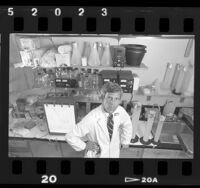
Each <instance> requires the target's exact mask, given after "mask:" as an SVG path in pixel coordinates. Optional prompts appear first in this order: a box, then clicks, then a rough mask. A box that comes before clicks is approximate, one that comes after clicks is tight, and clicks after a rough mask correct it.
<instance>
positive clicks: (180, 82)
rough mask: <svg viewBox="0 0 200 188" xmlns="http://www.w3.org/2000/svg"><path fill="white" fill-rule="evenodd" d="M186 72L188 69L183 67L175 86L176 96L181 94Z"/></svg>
mask: <svg viewBox="0 0 200 188" xmlns="http://www.w3.org/2000/svg"><path fill="white" fill-rule="evenodd" d="M185 72H186V68H185V67H184V66H183V65H181V67H180V73H179V75H178V78H177V82H176V86H175V91H174V93H175V94H181V86H182V83H183V78H184V75H185Z"/></svg>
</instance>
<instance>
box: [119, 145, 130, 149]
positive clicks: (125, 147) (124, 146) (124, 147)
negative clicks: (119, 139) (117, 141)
mask: <svg viewBox="0 0 200 188" xmlns="http://www.w3.org/2000/svg"><path fill="white" fill-rule="evenodd" d="M128 147H129V145H128V144H122V145H121V148H122V149H127V148H128Z"/></svg>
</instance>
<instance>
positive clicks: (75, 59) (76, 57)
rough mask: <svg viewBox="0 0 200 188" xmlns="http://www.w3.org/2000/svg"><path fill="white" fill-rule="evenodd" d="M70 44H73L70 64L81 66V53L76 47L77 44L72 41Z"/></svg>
mask: <svg viewBox="0 0 200 188" xmlns="http://www.w3.org/2000/svg"><path fill="white" fill-rule="evenodd" d="M72 46H73V51H72V57H71V65H72V66H81V53H80V51H79V49H78V45H77V43H76V42H74V43H73V44H72Z"/></svg>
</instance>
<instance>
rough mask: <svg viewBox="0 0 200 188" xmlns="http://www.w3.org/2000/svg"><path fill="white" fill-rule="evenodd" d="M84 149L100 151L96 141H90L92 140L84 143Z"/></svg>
mask: <svg viewBox="0 0 200 188" xmlns="http://www.w3.org/2000/svg"><path fill="white" fill-rule="evenodd" d="M85 149H86V150H91V151H96V152H97V153H99V151H100V147H99V145H98V144H97V143H96V142H92V141H88V142H87V143H86V148H85Z"/></svg>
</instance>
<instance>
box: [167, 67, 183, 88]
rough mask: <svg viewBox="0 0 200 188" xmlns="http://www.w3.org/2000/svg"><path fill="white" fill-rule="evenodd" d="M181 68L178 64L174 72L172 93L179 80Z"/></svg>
mask: <svg viewBox="0 0 200 188" xmlns="http://www.w3.org/2000/svg"><path fill="white" fill-rule="evenodd" d="M180 67H181V65H180V64H176V67H175V70H174V75H173V78H172V81H171V85H170V87H171V90H172V91H173V90H174V89H175V87H176V82H177V79H178V76H179V73H180Z"/></svg>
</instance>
